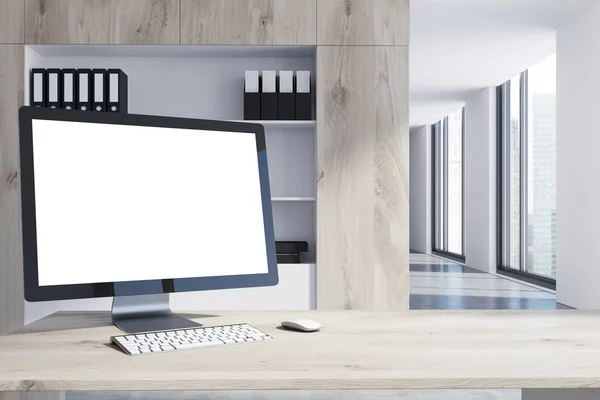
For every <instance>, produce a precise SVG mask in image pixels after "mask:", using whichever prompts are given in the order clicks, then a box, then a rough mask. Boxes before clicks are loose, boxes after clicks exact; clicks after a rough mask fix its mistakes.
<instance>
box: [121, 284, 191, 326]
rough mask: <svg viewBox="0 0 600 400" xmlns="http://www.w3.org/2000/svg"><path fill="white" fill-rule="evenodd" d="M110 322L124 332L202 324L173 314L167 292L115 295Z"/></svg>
mask: <svg viewBox="0 0 600 400" xmlns="http://www.w3.org/2000/svg"><path fill="white" fill-rule="evenodd" d="M111 314H112V322H113V324H115V325H116V326H117V327H118V328H119V329H121V330H122V331H124V332H126V333H142V332H151V331H165V330H171V329H187V328H194V327H198V326H202V324H200V323H198V322H194V321H191V320H189V319H187V318H183V317H180V316H178V315H175V314H173V312H172V311H171V307H170V306H169V294H168V293H161V294H148V295H138V296H115V297H114V298H113V304H112V312H111Z"/></svg>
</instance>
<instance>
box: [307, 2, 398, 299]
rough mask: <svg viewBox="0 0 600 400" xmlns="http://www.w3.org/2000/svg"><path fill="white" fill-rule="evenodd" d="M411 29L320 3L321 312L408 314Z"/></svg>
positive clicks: (393, 9)
mask: <svg viewBox="0 0 600 400" xmlns="http://www.w3.org/2000/svg"><path fill="white" fill-rule="evenodd" d="M408 21H409V6H408V1H407V0H371V1H352V0H350V1H349V0H345V1H342V0H339V1H338V0H328V1H319V2H317V72H316V74H317V308H318V309H368V310H406V309H408V299H409V274H408V272H409V271H408V268H409V259H408V257H409V242H408V239H409V238H408V224H409V208H408V199H409V188H408V182H409V170H408V166H409V159H408V156H409V142H408V139H409V136H408V135H409V131H408V127H409V124H408V31H409V27H408V24H409V22H408Z"/></svg>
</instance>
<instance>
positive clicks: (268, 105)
mask: <svg viewBox="0 0 600 400" xmlns="http://www.w3.org/2000/svg"><path fill="white" fill-rule="evenodd" d="M260 119H262V120H272V119H277V71H263V72H262V92H261V93H260Z"/></svg>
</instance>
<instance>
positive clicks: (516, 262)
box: [507, 76, 521, 268]
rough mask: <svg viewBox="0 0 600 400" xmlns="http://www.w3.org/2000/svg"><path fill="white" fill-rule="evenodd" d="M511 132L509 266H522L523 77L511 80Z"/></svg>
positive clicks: (509, 88) (509, 118)
mask: <svg viewBox="0 0 600 400" xmlns="http://www.w3.org/2000/svg"><path fill="white" fill-rule="evenodd" d="M508 90H509V92H510V108H509V112H508V121H509V123H510V131H509V132H508V134H509V146H510V147H509V157H510V160H509V165H510V168H509V176H508V178H509V185H510V186H509V190H510V200H509V201H510V206H509V213H510V214H509V215H510V216H509V218H510V221H509V226H510V232H509V235H510V239H509V240H510V249H509V254H510V256H509V259H508V264H507V266H508V267H511V268H520V266H521V77H520V76H517V77H514V78H513V79H511V80H510V85H509V87H508Z"/></svg>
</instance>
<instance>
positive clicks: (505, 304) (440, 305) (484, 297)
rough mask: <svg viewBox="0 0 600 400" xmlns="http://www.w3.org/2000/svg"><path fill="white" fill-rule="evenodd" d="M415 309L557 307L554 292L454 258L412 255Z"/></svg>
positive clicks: (412, 292) (411, 277) (412, 284)
mask: <svg viewBox="0 0 600 400" xmlns="http://www.w3.org/2000/svg"><path fill="white" fill-rule="evenodd" d="M410 308H411V309H413V310H487V309H515V310H516V309H536V310H541V309H556V308H557V306H556V296H555V295H554V293H551V292H548V291H545V290H542V289H538V288H537V287H534V286H531V285H529V284H526V283H520V282H516V281H514V280H510V279H507V278H503V277H499V276H496V275H491V274H486V273H483V272H480V271H477V270H475V269H472V268H468V267H465V266H463V265H461V264H458V263H454V262H452V261H446V260H444V259H441V258H438V257H435V256H431V255H427V254H411V255H410Z"/></svg>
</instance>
